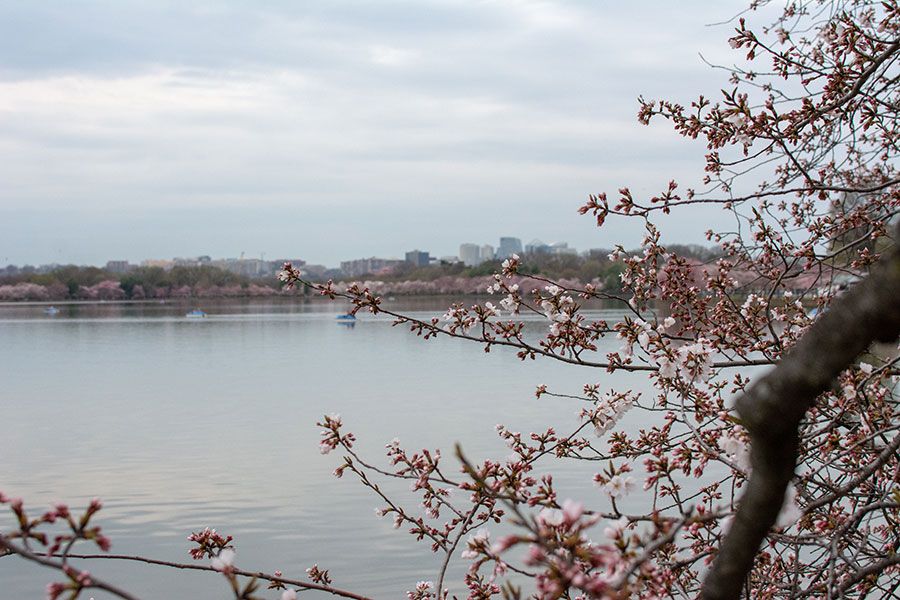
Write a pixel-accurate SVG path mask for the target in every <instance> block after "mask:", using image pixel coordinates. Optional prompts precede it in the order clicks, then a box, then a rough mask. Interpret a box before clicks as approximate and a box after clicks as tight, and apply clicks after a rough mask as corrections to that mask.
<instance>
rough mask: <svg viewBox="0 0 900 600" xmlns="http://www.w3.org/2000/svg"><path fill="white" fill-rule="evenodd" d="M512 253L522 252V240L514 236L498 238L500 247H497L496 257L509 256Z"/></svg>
mask: <svg viewBox="0 0 900 600" xmlns="http://www.w3.org/2000/svg"><path fill="white" fill-rule="evenodd" d="M513 254H523V252H522V240H520V239H519V238H514V237H502V238H500V247H499V248H497V258H509V257H510V256H512V255H513Z"/></svg>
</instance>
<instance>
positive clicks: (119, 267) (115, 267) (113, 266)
mask: <svg viewBox="0 0 900 600" xmlns="http://www.w3.org/2000/svg"><path fill="white" fill-rule="evenodd" d="M131 269H132V266H131V264H129V263H128V261H127V260H108V261H106V270H107V271H109V272H110V273H127V272H128V271H130V270H131Z"/></svg>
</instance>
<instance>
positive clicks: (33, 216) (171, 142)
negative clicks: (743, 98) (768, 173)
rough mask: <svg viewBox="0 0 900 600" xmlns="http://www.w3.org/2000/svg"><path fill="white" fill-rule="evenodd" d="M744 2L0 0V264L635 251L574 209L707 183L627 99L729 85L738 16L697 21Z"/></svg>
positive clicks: (621, 229)
mask: <svg viewBox="0 0 900 600" xmlns="http://www.w3.org/2000/svg"><path fill="white" fill-rule="evenodd" d="M743 8H744V3H743V2H742V1H738V0H727V1H723V2H720V3H714V4H710V3H709V2H701V1H700V0H686V1H685V2H678V3H663V2H659V3H654V4H653V5H652V8H648V6H647V5H646V4H644V3H635V4H633V5H629V4H626V3H584V2H575V1H571V2H565V1H558V2H554V1H544V0H540V1H538V0H507V1H501V2H488V3H485V2H476V1H474V0H473V1H465V0H464V1H461V2H457V3H446V2H443V1H440V0H434V1H427V0H396V1H392V2H385V3H377V4H371V3H366V2H359V1H356V0H348V1H347V2H321V1H318V2H317V1H310V2H303V3H296V2H287V1H280V2H279V1H274V2H267V3H264V4H260V3H246V2H238V1H234V2H231V1H222V2H219V1H216V2H212V1H210V0H199V1H198V2H191V3H162V2H161V3H139V2H129V1H122V2H116V3H109V2H106V1H104V0H85V1H84V2H79V3H78V5H77V7H76V6H69V5H67V4H63V3H54V2H49V3H36V2H34V3H31V2H28V3H26V2H22V3H3V4H2V5H0V181H2V182H3V184H2V185H0V264H24V263H50V262H73V263H77V264H100V263H103V262H105V261H106V260H108V259H109V258H110V257H118V258H121V259H127V260H132V261H135V260H141V259H142V258H143V257H148V256H189V255H197V254H211V255H216V256H226V255H230V254H239V253H240V252H241V251H243V252H245V253H246V254H247V255H248V256H259V255H260V254H261V253H265V254H266V255H267V256H279V255H294V254H299V255H301V256H305V257H308V260H310V262H314V263H319V264H329V265H334V264H338V263H339V262H340V261H341V260H344V259H346V258H347V257H353V256H362V255H364V254H374V255H382V256H383V255H394V256H398V257H399V256H402V252H403V249H402V248H397V240H398V239H400V240H403V241H404V244H405V245H407V246H408V247H409V248H416V247H420V248H428V249H430V251H431V252H432V253H433V254H434V255H438V256H440V255H442V254H451V253H453V254H455V253H456V252H457V251H458V245H459V243H460V240H463V241H464V240H472V241H473V242H476V241H478V240H493V239H494V236H495V235H494V234H495V232H496V231H497V230H503V231H513V232H517V235H519V236H520V237H521V239H522V240H523V242H526V243H527V241H528V240H531V239H533V238H534V237H541V238H542V239H545V240H567V241H568V242H569V243H570V244H572V245H573V246H574V247H578V248H588V247H603V246H610V245H612V244H614V243H617V242H621V243H623V244H625V245H635V244H637V243H638V242H639V241H640V238H641V236H642V231H641V228H640V226H639V225H637V224H631V223H627V224H624V225H622V224H620V223H618V222H614V223H613V224H612V226H610V227H608V228H606V229H604V230H601V231H600V232H599V233H598V232H597V230H596V229H595V228H594V226H593V222H592V219H590V218H589V217H580V216H578V215H577V214H576V210H577V208H578V206H580V205H581V204H583V203H584V202H585V200H586V199H587V197H588V195H589V194H592V193H593V194H596V193H600V192H607V193H609V194H611V195H615V193H616V190H617V189H618V188H619V187H621V186H624V185H627V186H630V187H631V189H632V191H633V192H634V194H635V196H636V197H647V196H650V195H654V194H657V193H658V192H659V191H660V190H662V189H663V188H664V187H665V185H666V183H667V182H668V181H669V180H670V179H672V178H676V179H678V180H679V182H680V183H681V184H682V187H691V186H696V185H697V184H698V183H699V179H700V178H701V177H702V176H703V174H704V173H703V166H704V161H703V155H704V154H705V147H704V145H703V143H701V142H697V141H693V142H692V141H690V140H685V139H683V138H681V137H680V136H678V135H676V134H674V133H673V132H672V131H671V128H670V126H669V125H667V124H665V123H663V122H659V123H654V124H653V125H651V126H650V127H644V126H641V125H639V124H638V123H637V120H636V117H635V114H636V111H637V102H636V98H637V97H638V96H639V95H644V96H646V97H651V98H661V97H666V98H671V99H673V100H676V101H679V102H682V103H685V104H686V103H688V102H690V101H691V100H693V99H694V98H696V96H697V94H700V93H703V94H705V95H707V97H711V96H715V95H717V93H718V90H719V89H721V88H722V87H728V85H729V84H728V82H727V74H726V73H724V72H723V71H717V70H714V69H711V68H709V67H708V66H707V65H706V64H705V63H704V60H701V58H700V57H699V56H698V53H702V54H703V58H704V59H705V60H708V61H710V62H713V63H716V64H726V65H727V64H729V63H731V62H734V61H738V60H741V56H742V52H740V51H732V50H731V49H730V48H729V46H728V43H727V38H728V37H729V36H730V35H731V34H732V31H733V27H734V24H733V23H731V24H723V25H717V26H708V25H705V23H714V22H722V21H727V20H728V19H730V18H732V17H734V16H735V15H736V14H737V13H738V12H740V11H741V10H742V9H743ZM766 10H769V9H767V8H765V7H764V8H763V9H762V10H761V12H763V13H765V11H766ZM748 18H749V19H751V20H756V19H759V20H762V21H765V20H766V19H767V16H766V15H765V14H762V15H760V14H752V15H748ZM727 219H728V216H727V213H725V212H724V211H720V210H716V209H706V208H703V207H697V208H696V209H695V210H688V211H682V212H681V214H680V215H679V216H678V217H673V218H670V219H664V223H663V224H664V225H665V227H664V228H662V230H663V231H665V232H666V235H667V236H669V237H668V240H669V241H671V242H676V243H693V242H702V235H703V232H704V231H705V230H706V229H707V228H708V227H716V226H725V225H727V224H728V221H727ZM664 241H665V240H664ZM479 243H483V242H479ZM490 243H491V244H495V243H496V242H495V241H491V242H490Z"/></svg>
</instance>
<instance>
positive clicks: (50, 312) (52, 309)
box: [44, 306, 59, 317]
mask: <svg viewBox="0 0 900 600" xmlns="http://www.w3.org/2000/svg"><path fill="white" fill-rule="evenodd" d="M44 314H45V315H49V316H51V317H52V316H53V315H58V314H59V309H58V308H56V307H55V306H48V307H47V308H45V309H44Z"/></svg>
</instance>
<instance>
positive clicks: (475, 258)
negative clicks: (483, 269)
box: [459, 244, 481, 267]
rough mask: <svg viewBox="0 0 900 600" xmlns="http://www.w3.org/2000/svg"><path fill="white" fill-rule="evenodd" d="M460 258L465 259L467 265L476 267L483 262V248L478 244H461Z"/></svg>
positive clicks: (464, 262)
mask: <svg viewBox="0 0 900 600" xmlns="http://www.w3.org/2000/svg"><path fill="white" fill-rule="evenodd" d="M459 260H461V261H463V264H465V265H466V266H467V267H474V266H476V265H480V264H481V248H479V247H478V244H460V245H459Z"/></svg>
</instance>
